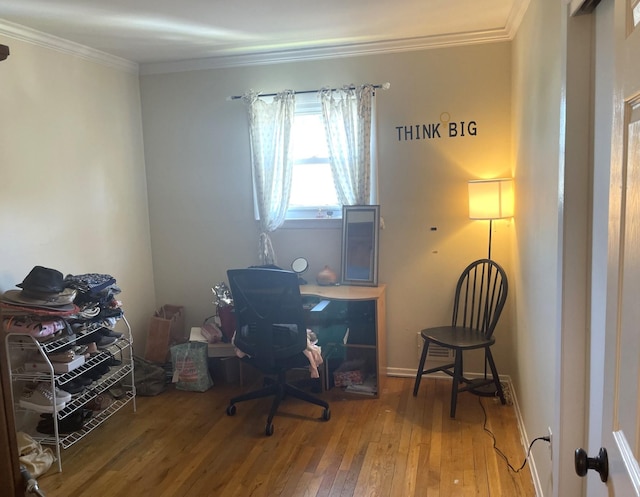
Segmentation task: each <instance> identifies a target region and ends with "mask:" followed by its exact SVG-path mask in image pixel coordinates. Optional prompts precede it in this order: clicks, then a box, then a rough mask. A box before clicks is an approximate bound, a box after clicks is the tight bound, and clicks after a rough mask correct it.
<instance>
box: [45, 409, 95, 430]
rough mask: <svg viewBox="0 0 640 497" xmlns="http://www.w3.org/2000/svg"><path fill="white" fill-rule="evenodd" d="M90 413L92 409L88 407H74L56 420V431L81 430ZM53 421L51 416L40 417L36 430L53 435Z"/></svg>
mask: <svg viewBox="0 0 640 497" xmlns="http://www.w3.org/2000/svg"><path fill="white" fill-rule="evenodd" d="M92 414H93V411H90V410H89V409H76V410H75V411H73V412H72V413H71V414H69V415H68V416H67V417H65V418H63V419H61V420H60V421H58V433H63V434H68V433H73V432H74V431H79V430H81V429H82V428H83V427H84V425H85V423H86V422H87V420H88V419H90V418H91V416H92ZM53 423H54V420H53V418H45V419H41V420H40V422H39V423H38V425H37V426H36V430H37V431H38V432H39V433H43V434H45V435H53V434H54V433H55V428H54V426H53Z"/></svg>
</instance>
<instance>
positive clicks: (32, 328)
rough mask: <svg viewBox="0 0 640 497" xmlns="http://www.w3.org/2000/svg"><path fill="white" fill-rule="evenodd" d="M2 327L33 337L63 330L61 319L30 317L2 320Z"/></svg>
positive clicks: (11, 331) (42, 336) (9, 331)
mask: <svg viewBox="0 0 640 497" xmlns="http://www.w3.org/2000/svg"><path fill="white" fill-rule="evenodd" d="M3 324H4V329H5V331H6V332H7V333H25V334H27V335H31V336H32V337H34V338H45V337H48V336H50V335H53V334H54V333H56V332H57V331H60V330H64V328H65V326H64V321H63V320H62V319H52V320H51V321H33V320H31V319H26V320H19V319H14V318H9V319H5V320H4V321H3Z"/></svg>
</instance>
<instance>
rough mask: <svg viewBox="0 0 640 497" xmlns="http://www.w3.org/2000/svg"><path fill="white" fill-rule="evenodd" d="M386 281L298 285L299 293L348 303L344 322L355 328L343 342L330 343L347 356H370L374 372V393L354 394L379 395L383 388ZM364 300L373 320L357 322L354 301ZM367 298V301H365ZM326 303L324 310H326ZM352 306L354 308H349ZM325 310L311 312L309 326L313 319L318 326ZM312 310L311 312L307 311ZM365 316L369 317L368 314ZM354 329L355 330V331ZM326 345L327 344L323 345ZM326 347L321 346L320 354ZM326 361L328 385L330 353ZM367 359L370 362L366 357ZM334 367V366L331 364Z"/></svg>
mask: <svg viewBox="0 0 640 497" xmlns="http://www.w3.org/2000/svg"><path fill="white" fill-rule="evenodd" d="M385 291H386V285H384V284H380V285H378V286H377V287H365V286H348V285H343V286H319V285H301V286H300V293H301V295H302V296H303V300H304V299H305V297H307V298H308V297H317V298H318V299H319V300H327V301H329V303H331V302H345V303H346V306H347V318H346V322H345V324H346V325H347V326H351V327H353V326H354V324H355V326H356V327H357V328H359V329H358V330H356V329H350V332H349V338H348V339H347V342H346V343H334V344H331V346H332V347H333V346H335V347H338V348H341V349H344V350H343V351H344V353H345V354H346V355H347V357H348V358H349V357H358V356H363V357H366V358H367V359H369V358H370V357H373V369H374V371H373V375H374V378H375V384H376V386H377V388H376V391H375V393H374V394H373V395H365V394H362V393H353V392H351V393H353V395H354V396H360V397H367V396H369V397H370V396H373V397H378V396H379V392H380V390H381V389H382V386H383V384H382V382H383V381H384V377H385V376H386V371H387V342H386V333H387V330H386V323H387V317H386V301H385V298H386V297H385ZM358 302H362V303H365V304H364V305H365V307H364V309H365V312H368V309H369V307H370V308H371V309H372V312H373V322H372V323H369V322H368V321H367V322H363V323H358V322H357V321H358V315H357V314H356V313H357V312H358V311H359V309H363V308H362V307H358V306H357V305H356V303H358ZM367 302H369V303H370V305H368V304H366V303H367ZM329 307H330V306H328V307H327V310H329ZM351 310H353V311H354V312H352V311H351ZM323 312H324V311H321V312H319V313H318V314H319V315H318V316H312V318H311V320H310V321H311V323H310V326H309V327H310V328H311V329H313V328H314V323H315V324H318V325H320V326H321V324H322V319H323V317H322V316H321V314H322V313H323ZM310 314H311V313H310ZM367 319H368V318H367ZM358 325H360V326H358ZM356 331H357V333H356ZM324 347H325V348H326V345H325V346H324ZM326 352H327V351H326V350H325V349H323V355H325V353H326ZM326 362H327V364H325V368H324V369H325V374H326V378H325V385H326V386H327V387H329V386H330V385H331V382H332V378H331V376H330V374H331V372H332V364H331V356H330V355H328V357H327V361H326ZM367 362H371V361H370V360H368V361H367ZM333 369H335V368H333ZM343 390H344V392H345V393H350V392H349V391H348V390H347V389H343Z"/></svg>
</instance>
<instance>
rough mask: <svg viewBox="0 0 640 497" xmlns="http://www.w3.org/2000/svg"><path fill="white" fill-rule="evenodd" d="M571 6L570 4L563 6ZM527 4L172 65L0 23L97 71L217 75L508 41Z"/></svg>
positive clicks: (1, 28)
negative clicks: (317, 44) (454, 23)
mask: <svg viewBox="0 0 640 497" xmlns="http://www.w3.org/2000/svg"><path fill="white" fill-rule="evenodd" d="M568 1H570V0H568ZM529 2H530V0H514V2H513V7H512V9H511V11H510V13H509V17H508V19H507V22H506V24H505V27H504V28H498V29H490V30H485V31H474V32H467V33H453V34H446V35H436V36H424V37H416V38H406V39H398V40H388V41H376V42H369V43H356V44H345V45H337V46H327V47H321V48H305V49H297V50H281V51H277V50H276V51H270V52H261V53H253V54H237V55H219V56H215V57H206V58H200V59H190V60H180V61H173V62H150V63H143V64H138V63H136V62H132V61H130V60H127V59H123V58H120V57H116V56H114V55H110V54H108V53H106V52H102V51H100V50H96V49H93V48H89V47H87V46H84V45H80V44H79V43H75V42H72V41H69V40H65V39H63V38H59V37H57V36H53V35H49V34H46V33H43V32H41V31H37V30H34V29H31V28H28V27H26V26H21V25H19V24H15V23H12V22H9V21H6V20H4V19H0V35H4V36H6V37H8V38H13V39H16V40H20V41H25V42H28V43H32V44H34V45H39V46H42V47H45V48H48V49H51V50H56V51H58V52H61V53H65V54H69V55H73V56H76V57H80V58H83V59H86V60H90V61H93V62H96V63H99V64H102V65H106V66H110V67H115V68H117V69H120V70H124V71H128V72H131V73H134V74H163V73H173V72H183V71H197V70H206V69H221V68H230V67H243V66H255V65H269V64H282V63H287V62H298V61H305V60H323V59H336V58H344V57H356V56H363V55H376V54H389V53H399V52H411V51H419V50H429V49H435V48H447V47H455V46H463V45H477V44H482V43H495V42H502V41H511V40H512V39H513V38H514V36H515V34H516V32H517V30H518V27H519V26H520V23H521V22H522V18H523V17H524V14H525V12H526V10H527V7H528V6H529Z"/></svg>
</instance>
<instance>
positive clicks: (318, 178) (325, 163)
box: [287, 95, 342, 219]
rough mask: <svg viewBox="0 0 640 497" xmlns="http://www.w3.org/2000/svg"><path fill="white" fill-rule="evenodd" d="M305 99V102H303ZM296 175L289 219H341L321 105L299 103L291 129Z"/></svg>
mask: <svg viewBox="0 0 640 497" xmlns="http://www.w3.org/2000/svg"><path fill="white" fill-rule="evenodd" d="M301 100H302V99H301ZM291 141H292V145H291V146H292V155H293V174H292V184H291V197H290V199H289V209H288V211H287V219H309V218H317V217H322V218H331V217H340V216H341V214H342V207H341V205H340V202H339V201H338V196H337V194H336V189H335V186H334V182H333V173H332V172H331V165H330V162H329V151H328V149H327V140H326V138H325V132H324V123H323V121H322V109H321V107H320V102H318V101H317V97H315V95H314V101H312V100H310V99H304V100H302V101H300V102H298V103H297V104H296V113H295V119H294V123H293V128H292V130H291Z"/></svg>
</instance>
